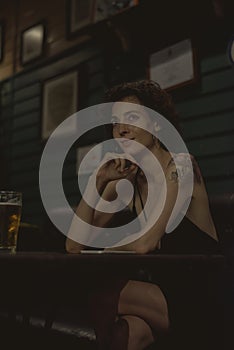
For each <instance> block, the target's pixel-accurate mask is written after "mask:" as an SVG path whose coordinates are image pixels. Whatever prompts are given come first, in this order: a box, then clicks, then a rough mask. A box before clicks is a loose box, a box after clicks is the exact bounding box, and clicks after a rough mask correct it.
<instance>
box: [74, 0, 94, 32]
mask: <svg viewBox="0 0 234 350" xmlns="http://www.w3.org/2000/svg"><path fill="white" fill-rule="evenodd" d="M94 9H95V0H68V3H67V13H68V15H67V34H68V37H71V36H73V35H75V34H77V33H79V32H80V31H81V30H82V29H84V28H87V27H89V26H90V25H91V24H92V23H93V14H94Z"/></svg>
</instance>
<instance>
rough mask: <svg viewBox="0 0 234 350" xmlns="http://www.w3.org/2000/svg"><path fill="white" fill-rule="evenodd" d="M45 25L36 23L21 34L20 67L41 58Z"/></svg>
mask: <svg viewBox="0 0 234 350" xmlns="http://www.w3.org/2000/svg"><path fill="white" fill-rule="evenodd" d="M45 31H46V30H45V23H44V22H41V23H37V24H35V25H33V26H31V27H29V28H27V29H25V30H24V31H23V32H22V33H21V48H20V61H21V64H22V65H25V64H28V63H32V62H34V61H36V60H37V59H39V58H41V57H42V56H43V54H44V49H45V35H46V34H45Z"/></svg>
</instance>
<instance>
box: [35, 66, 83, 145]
mask: <svg viewBox="0 0 234 350" xmlns="http://www.w3.org/2000/svg"><path fill="white" fill-rule="evenodd" d="M77 96H78V72H77V71H73V72H69V73H66V74H63V75H59V76H57V77H54V78H52V79H49V80H47V81H45V82H44V84H43V96H42V101H43V105H42V135H41V136H42V139H44V140H45V139H47V138H48V137H49V136H50V135H51V133H52V132H53V131H54V130H55V129H56V128H57V126H58V125H59V124H60V123H62V122H63V121H64V120H65V119H66V118H67V117H69V116H71V115H72V114H74V113H75V112H76V111H77V108H78V97H77ZM74 128H75V125H74ZM73 130H74V129H72V130H63V132H64V133H65V134H67V133H69V132H72V131H73Z"/></svg>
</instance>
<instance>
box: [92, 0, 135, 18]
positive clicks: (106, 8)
mask: <svg viewBox="0 0 234 350" xmlns="http://www.w3.org/2000/svg"><path fill="white" fill-rule="evenodd" d="M138 3H139V0H115V1H113V0H96V1H95V9H94V22H99V21H102V20H105V19H107V18H109V17H111V16H114V15H116V14H118V13H121V12H123V11H126V10H128V9H129V8H131V7H133V6H136V5H138Z"/></svg>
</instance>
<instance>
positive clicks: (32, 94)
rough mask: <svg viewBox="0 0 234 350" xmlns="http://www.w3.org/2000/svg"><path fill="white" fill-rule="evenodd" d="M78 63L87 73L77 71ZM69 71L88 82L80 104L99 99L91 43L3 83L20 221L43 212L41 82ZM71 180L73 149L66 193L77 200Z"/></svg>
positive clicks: (98, 66) (35, 219) (98, 71)
mask: <svg viewBox="0 0 234 350" xmlns="http://www.w3.org/2000/svg"><path fill="white" fill-rule="evenodd" d="M81 66H82V70H85V74H86V75H87V76H84V74H83V73H82V72H80V71H79V70H80V67H81ZM84 68H85V69H84ZM68 70H77V71H78V74H79V77H80V79H81V80H80V81H79V83H78V84H82V80H83V82H84V79H85V80H86V81H87V84H86V83H85V85H87V87H86V88H87V91H85V95H84V96H83V97H84V101H82V107H84V106H85V105H86V106H89V105H90V104H93V103H98V102H100V99H101V96H102V95H103V89H104V82H103V66H102V58H101V56H100V54H99V52H98V50H97V49H96V48H94V47H90V46H87V47H86V48H83V49H82V50H79V51H77V52H75V53H73V54H70V55H69V56H67V57H63V58H61V59H59V60H56V61H55V62H52V63H50V64H48V65H45V66H43V67H40V68H38V69H36V70H32V71H28V72H27V71H25V72H23V73H20V74H18V75H16V76H15V77H13V78H11V79H10V80H7V81H5V82H4V83H3V84H2V101H3V103H2V117H1V122H2V128H3V133H4V135H5V136H4V137H5V139H4V140H3V143H4V145H5V146H4V148H5V153H6V152H7V154H8V156H9V159H10V164H9V188H11V189H18V190H20V191H22V192H23V204H24V205H23V220H25V221H28V222H32V223H40V220H41V215H42V213H43V208H42V204H41V200H40V194H39V187H38V170H39V162H40V157H41V152H42V149H43V144H44V142H42V140H41V107H42V106H41V104H42V85H43V82H44V81H45V80H47V79H49V78H52V77H53V76H56V75H58V74H62V73H65V72H66V71H68ZM81 90H82V86H80V85H79V88H78V91H81ZM78 107H80V106H78ZM94 141H95V138H94ZM74 179H75V153H74V152H73V154H72V155H71V156H70V160H69V162H68V167H67V169H66V177H65V182H66V193H67V195H68V196H69V195H70V200H71V201H73V202H76V203H77V201H78V199H77V197H76V192H75V191H74V184H76V182H75V181H74ZM72 189H73V191H72ZM72 195H73V196H72Z"/></svg>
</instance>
